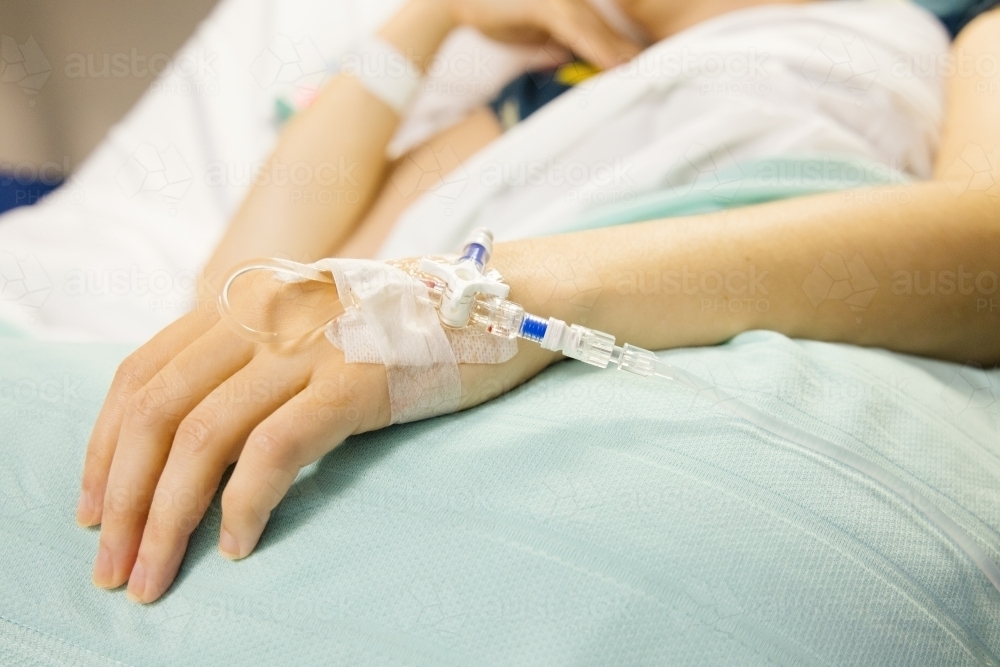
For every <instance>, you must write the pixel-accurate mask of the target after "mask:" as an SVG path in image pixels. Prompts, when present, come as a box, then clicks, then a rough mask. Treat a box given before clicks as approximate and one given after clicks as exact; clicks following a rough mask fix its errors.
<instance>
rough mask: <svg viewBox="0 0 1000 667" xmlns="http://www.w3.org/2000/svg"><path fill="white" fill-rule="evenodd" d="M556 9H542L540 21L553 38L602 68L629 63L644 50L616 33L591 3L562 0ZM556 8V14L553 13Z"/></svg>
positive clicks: (557, 3)
mask: <svg viewBox="0 0 1000 667" xmlns="http://www.w3.org/2000/svg"><path fill="white" fill-rule="evenodd" d="M553 5H554V7H545V8H544V9H542V8H541V6H538V7H539V9H540V10H541V11H542V14H541V15H540V17H539V18H540V19H541V20H542V21H543V23H544V25H545V26H546V28H547V29H548V31H549V33H550V34H551V35H552V37H553V38H554V39H555V40H556V41H558V42H560V43H562V44H564V45H565V46H567V47H568V48H570V49H571V50H572V51H573V52H574V53H576V54H577V55H578V56H580V57H582V58H583V59H584V60H586V61H588V62H590V63H593V64H594V65H597V66H598V67H600V68H601V69H611V68H612V67H616V66H618V65H620V64H622V63H625V62H628V61H629V60H631V59H632V58H634V57H635V56H637V55H638V54H639V52H640V51H642V47H641V46H639V45H638V44H636V43H634V42H632V41H631V40H629V39H628V38H626V37H624V36H622V35H621V34H619V33H617V32H616V31H615V30H613V29H612V28H611V27H610V26H608V24H607V23H605V22H604V19H603V18H601V16H600V15H599V14H598V13H597V11H596V10H595V9H594V8H593V7H592V6H591V5H590V3H588V2H585V1H581V0H559V1H557V2H555V3H553ZM553 9H554V11H553Z"/></svg>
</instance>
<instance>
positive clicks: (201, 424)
mask: <svg viewBox="0 0 1000 667" xmlns="http://www.w3.org/2000/svg"><path fill="white" fill-rule="evenodd" d="M217 428H218V424H217V420H216V419H214V418H212V417H209V416H207V415H205V414H191V415H188V416H187V417H185V418H184V421H182V422H181V423H180V426H178V427H177V434H176V435H175V436H174V447H176V448H177V449H179V450H181V452H182V453H184V454H189V455H192V456H196V455H198V454H201V453H202V452H204V451H205V449H206V448H207V447H208V445H209V443H210V442H211V441H212V436H213V435H214V434H215V432H216V430H217Z"/></svg>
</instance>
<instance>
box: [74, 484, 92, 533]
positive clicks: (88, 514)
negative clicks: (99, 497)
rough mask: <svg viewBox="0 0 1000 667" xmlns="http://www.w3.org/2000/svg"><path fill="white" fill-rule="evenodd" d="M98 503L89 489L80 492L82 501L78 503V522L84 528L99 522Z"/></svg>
mask: <svg viewBox="0 0 1000 667" xmlns="http://www.w3.org/2000/svg"><path fill="white" fill-rule="evenodd" d="M96 514H97V503H96V502H94V496H93V495H92V494H91V493H90V492H89V491H83V492H82V493H81V494H80V502H78V503H77V504H76V522H77V523H78V524H80V525H81V526H83V527H84V528H89V527H90V526H93V525H94V524H95V523H97V516H96Z"/></svg>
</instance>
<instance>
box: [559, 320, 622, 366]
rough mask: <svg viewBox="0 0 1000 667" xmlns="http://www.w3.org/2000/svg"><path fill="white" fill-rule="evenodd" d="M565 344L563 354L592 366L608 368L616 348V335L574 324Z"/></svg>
mask: <svg viewBox="0 0 1000 667" xmlns="http://www.w3.org/2000/svg"><path fill="white" fill-rule="evenodd" d="M566 339H567V340H566V341H565V343H564V345H563V349H562V351H563V354H564V355H566V356H567V357H570V358H572V359H577V360H578V361H582V362H584V363H586V364H590V365H591V366H597V367H598V368H607V367H608V362H609V361H611V353H612V352H613V351H614V349H615V337H614V336H612V335H611V334H606V333H604V332H602V331H594V330H593V329H588V328H587V327H581V326H580V325H578V324H573V325H571V326H570V328H569V335H568V336H567V337H566Z"/></svg>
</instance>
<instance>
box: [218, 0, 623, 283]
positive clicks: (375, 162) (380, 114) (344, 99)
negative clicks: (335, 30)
mask: <svg viewBox="0 0 1000 667" xmlns="http://www.w3.org/2000/svg"><path fill="white" fill-rule="evenodd" d="M460 24H464V25H470V26H473V27H476V28H478V29H480V30H482V31H483V32H485V33H486V34H488V35H490V36H492V37H495V38H497V39H501V40H506V41H522V42H523V41H529V42H538V43H543V42H544V41H546V40H548V39H550V38H553V39H556V40H557V41H559V42H561V43H563V44H565V45H571V46H573V47H575V48H576V50H577V51H578V52H579V53H580V54H581V55H582V56H584V57H587V58H589V59H590V60H591V61H592V62H594V63H596V64H598V65H600V66H602V67H611V66H613V65H616V64H617V63H619V62H621V61H622V60H626V59H628V58H631V57H632V56H634V55H635V54H636V53H637V52H638V47H637V46H635V45H634V44H632V43H630V42H628V41H627V40H625V39H624V38H623V37H621V36H620V35H618V34H617V33H614V32H613V31H612V30H611V29H610V28H608V27H607V25H605V24H604V23H603V21H602V20H601V19H600V18H598V15H597V14H596V13H595V11H594V10H593V9H592V8H591V7H590V5H589V4H588V3H587V2H586V0H511V1H509V2H503V3H497V2H494V0H409V1H408V2H407V3H406V4H405V5H403V8H402V9H401V10H400V11H399V13H397V14H396V15H395V16H394V17H393V18H392V19H391V20H390V21H389V23H387V24H386V25H385V26H384V27H383V28H382V29H381V30H380V31H379V33H378V34H379V36H380V37H381V38H382V39H384V40H386V41H387V42H389V43H390V44H391V45H393V46H394V47H396V49H397V50H399V52H400V53H402V54H405V55H406V57H407V58H409V59H410V60H411V61H412V62H413V63H414V64H415V65H416V66H417V67H418V68H419V69H420V70H421V71H424V70H426V69H427V67H428V66H429V65H430V63H431V61H432V59H433V58H434V56H435V54H436V53H437V50H438V48H439V47H440V45H441V42H442V41H444V38H445V37H446V36H447V35H448V33H449V32H451V30H452V29H453V28H455V27H456V26H457V25H460ZM398 124H399V118H398V117H397V116H396V114H395V112H394V111H393V110H392V109H391V108H389V106H387V105H386V104H385V103H384V102H382V101H381V100H379V99H378V98H376V97H375V96H374V95H372V94H371V93H369V92H368V91H367V90H366V89H365V88H364V87H363V86H362V85H361V84H360V83H359V82H358V81H357V80H356V79H354V78H353V77H351V76H349V75H337V76H336V77H334V78H333V79H332V80H331V81H330V82H329V83H328V84H327V85H326V87H325V88H324V89H323V91H322V92H321V94H320V95H319V97H318V98H317V99H316V101H315V102H314V103H313V104H312V105H311V106H310V107H309V108H308V109H307V110H305V111H304V112H302V113H301V114H300V115H299V116H297V117H296V118H294V119H293V120H292V121H291V122H290V123H289V125H288V127H287V128H286V129H285V130H284V132H282V135H281V137H280V139H279V141H278V145H277V146H276V147H275V149H274V151H273V152H272V154H271V156H270V158H269V159H268V162H267V164H266V165H265V166H264V176H267V175H269V174H274V175H277V174H279V173H285V174H291V173H292V170H293V169H295V168H300V167H301V166H302V165H305V166H307V167H308V169H305V170H302V173H308V174H313V175H314V177H313V178H311V179H309V180H308V182H306V183H304V184H289V183H288V179H287V178H285V179H278V178H261V179H260V181H261V182H260V184H257V185H255V186H254V187H253V188H252V189H251V190H250V192H249V193H248V194H247V196H246V198H245V199H244V201H243V203H242V205H241V206H240V209H239V211H238V212H237V214H236V216H235V217H234V218H233V220H232V222H231V223H230V226H229V228H228V229H227V230H226V233H225V235H224V236H223V238H222V240H221V241H220V243H219V245H218V247H217V248H216V250H215V252H214V254H213V255H212V257H211V259H210V260H209V262H208V264H207V265H206V267H205V271H204V275H205V278H204V279H203V285H202V287H203V288H207V294H206V295H207V296H211V295H212V294H214V293H215V292H216V290H217V289H218V288H219V287H220V285H219V282H220V281H222V280H224V279H225V276H224V274H225V272H226V271H227V270H228V269H229V268H230V267H232V266H234V265H236V264H238V263H239V262H241V261H243V260H246V259H251V258H253V257H261V256H265V257H273V256H282V257H293V258H295V259H298V260H301V261H307V262H308V261H313V260H316V259H319V258H320V257H329V256H331V255H332V254H334V252H335V251H336V250H337V248H338V247H339V246H340V245H341V244H342V243H343V242H344V241H345V240H346V239H347V238H348V237H349V236H350V234H351V233H352V232H353V230H354V229H355V227H356V226H357V224H358V223H359V221H360V220H361V219H362V218H363V216H364V215H365V214H366V212H367V211H368V210H369V208H370V207H371V205H372V203H373V201H374V199H375V196H376V195H377V194H378V192H379V190H380V189H381V187H382V185H383V180H384V177H385V173H386V167H387V162H386V159H385V149H386V146H387V145H388V143H389V141H390V140H391V139H392V136H393V133H394V132H395V130H396V127H397V126H398Z"/></svg>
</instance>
